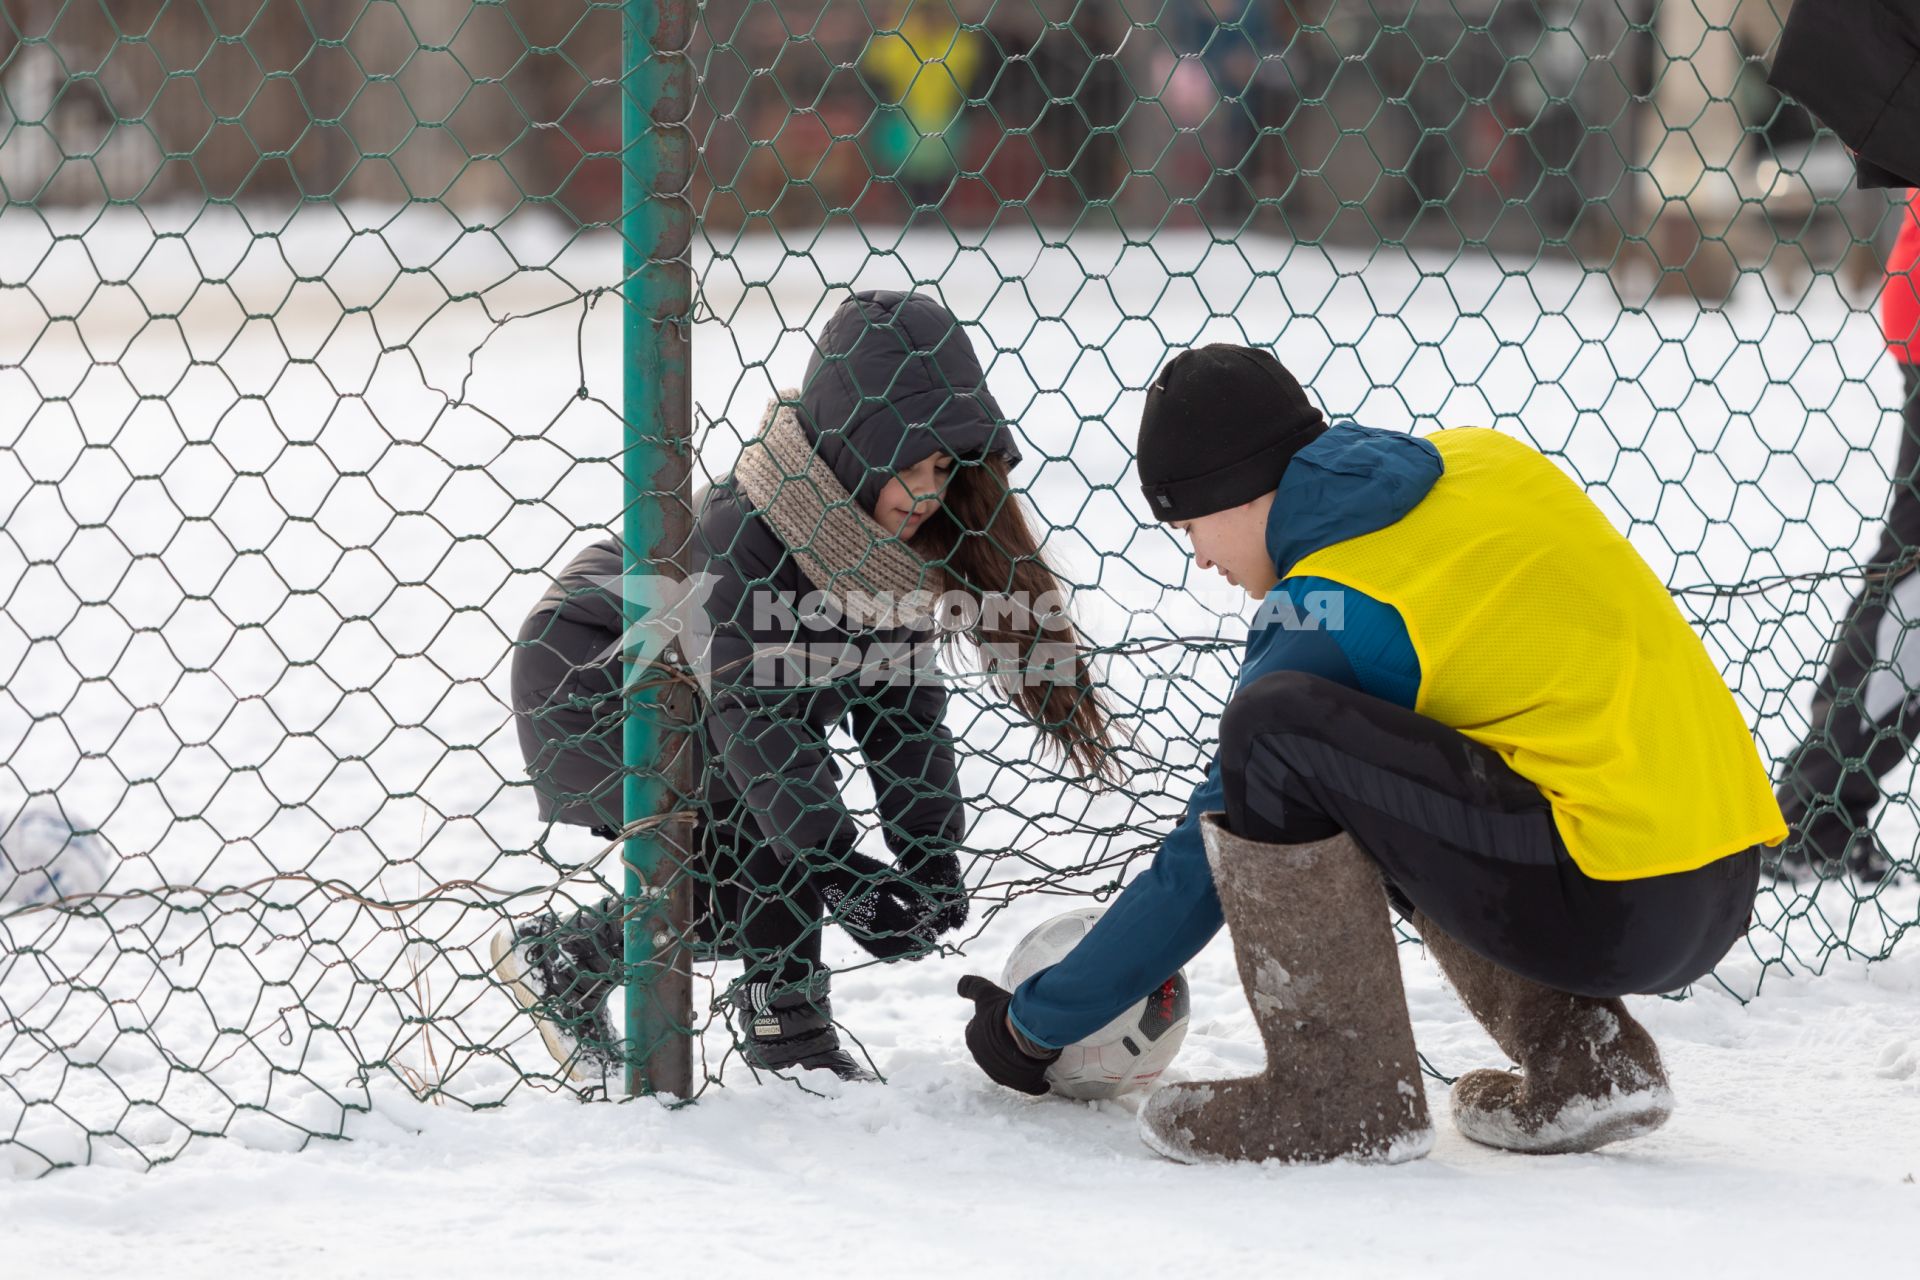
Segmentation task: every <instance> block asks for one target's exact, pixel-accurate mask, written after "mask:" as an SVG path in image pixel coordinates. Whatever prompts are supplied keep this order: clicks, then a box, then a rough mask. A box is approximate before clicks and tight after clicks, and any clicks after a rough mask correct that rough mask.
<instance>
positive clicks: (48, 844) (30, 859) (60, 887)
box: [0, 798, 116, 907]
mask: <svg viewBox="0 0 1920 1280" xmlns="http://www.w3.org/2000/svg"><path fill="white" fill-rule="evenodd" d="M115 861H116V859H115V858H114V856H113V853H112V851H111V850H109V849H108V848H107V844H106V841H104V840H102V839H101V838H100V835H99V833H98V832H95V831H91V830H86V829H81V828H77V827H76V826H75V825H74V824H73V823H72V822H71V821H70V820H69V819H68V817H67V814H66V813H65V812H64V811H63V810H62V809H61V808H60V806H59V805H58V804H56V803H55V802H53V801H51V800H48V799H44V798H42V799H36V800H34V801H32V802H31V803H29V804H28V805H27V806H26V807H25V808H22V809H21V810H19V811H18V812H17V813H15V814H13V815H12V816H11V817H0V904H5V905H6V906H8V907H34V906H40V905H43V904H45V903H49V902H58V901H59V900H60V899H62V898H80V897H85V896H86V895H87V894H90V893H98V892H99V891H100V889H101V887H102V886H103V885H105V884H106V882H107V877H108V876H110V875H111V874H112V873H113V866H114V863H115Z"/></svg>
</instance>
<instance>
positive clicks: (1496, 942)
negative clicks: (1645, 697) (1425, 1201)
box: [1220, 671, 1760, 997]
mask: <svg viewBox="0 0 1920 1280" xmlns="http://www.w3.org/2000/svg"><path fill="white" fill-rule="evenodd" d="M1220 761H1221V774H1222V778H1221V781H1222V784H1223V786H1224V788H1225V791H1226V805H1227V825H1228V826H1229V827H1230V828H1231V829H1232V830H1233V831H1234V832H1235V833H1236V834H1238V835H1241V836H1244V837H1246V838H1248V839H1251V840H1259V841H1264V842H1270V843H1279V844H1299V843H1305V842H1308V841H1313V840H1324V839H1326V838H1328V837H1330V836H1332V835H1334V834H1336V833H1338V832H1340V831H1345V832H1347V833H1348V834H1350V835H1351V836H1352V837H1353V838H1354V840H1355V842H1356V843H1358V844H1359V845H1360V847H1361V848H1363V849H1365V850H1366V852H1367V853H1368V854H1369V855H1370V856H1371V857H1372V858H1373V860H1374V861H1375V862H1376V863H1377V864H1378V865H1379V867H1380V870H1381V873H1382V875H1383V876H1384V877H1385V879H1386V882H1387V886H1388V895H1389V897H1390V898H1391V900H1392V901H1393V904H1394V906H1395V907H1396V908H1397V909H1398V910H1399V911H1400V912H1401V913H1402V914H1403V915H1411V914H1412V912H1413V911H1415V910H1418V911H1420V912H1422V913H1424V914H1425V915H1426V916H1427V917H1428V918H1429V919H1431V920H1432V921H1433V922H1434V923H1435V924H1436V925H1438V926H1439V927H1440V928H1441V929H1443V930H1445V931H1446V932H1447V933H1448V934H1450V935H1451V936H1452V937H1454V938H1455V939H1457V940H1458V941H1460V942H1461V943H1463V944H1465V945H1466V946H1467V947H1469V948H1471V949H1472V950H1474V951H1475V952H1478V953H1479V954H1480V955H1482V956H1484V957H1486V958H1487V959H1489V960H1491V961H1493V962H1494V963H1495V964H1498V965H1500V966H1501V967H1502V968H1505V969H1509V970H1511V971H1513V972H1515V973H1518V974H1519V975H1521V976H1522V977H1525V978H1529V979H1532V980H1533V981H1535V982H1539V983H1542V984H1544V985H1546V986H1549V987H1552V988H1554V989H1556V990H1560V991H1569V992H1573V993H1574V994H1577V995H1584V996H1595V997H1609V996H1620V995H1627V994H1630V993H1653V992H1664V991H1673V990H1676V989H1678V988H1680V987H1682V986H1685V985H1686V984H1687V983H1689V982H1693V981H1695V980H1696V979H1698V978H1701V977H1703V976H1705V975H1706V974H1707V973H1708V972H1709V971H1710V970H1712V968H1713V966H1714V965H1715V964H1717V963H1718V962H1719V960H1720V958H1721V957H1722V956H1724V955H1725V954H1726V953H1727V951H1728V950H1729V949H1730V948H1732V946H1733V945H1734V943H1736V942H1738V941H1739V940H1740V938H1741V936H1742V935H1743V934H1744V933H1745V931H1746V927H1747V921H1748V916H1749V913H1750V911H1751V909H1752V905H1753V895H1754V889H1755V886H1756V883H1757V881H1758V878H1759V873H1760V846H1757V845H1756V846H1754V847H1753V848H1751V849H1747V850H1744V851H1742V852H1740V853H1736V854H1733V855H1731V856H1729V857H1725V858H1721V859H1719V860H1718V861H1715V862H1711V863H1709V864H1707V865H1706V866H1704V867H1701V868H1699V869H1698V870H1694V871H1685V872H1680V873H1677V874H1674V875H1661V876H1648V877H1646V878H1644V879H1638V880H1596V879H1593V878H1591V877H1589V876H1588V875H1586V874H1585V873H1584V872H1582V871H1581V870H1580V868H1579V867H1578V866H1577V865H1576V864H1575V863H1574V861H1573V858H1572V857H1571V855H1569V854H1568V852H1567V847H1566V844H1565V843H1564V842H1563V841H1562V840H1561V838H1560V833H1559V830H1558V828H1557V827H1556V826H1555V824H1554V820H1553V810H1552V808H1551V806H1550V805H1549V804H1548V801H1547V798H1546V797H1545V796H1544V795H1542V794H1541V792H1540V790H1539V789H1538V788H1537V787H1535V786H1534V785H1533V784H1532V783H1531V782H1528V781H1527V780H1526V779H1525V778H1523V777H1521V776H1520V775H1519V774H1517V773H1515V772H1514V771H1513V770H1512V769H1511V768H1510V767H1508V765H1507V763H1506V762H1505V761H1504V760H1502V759H1501V758H1500V756H1499V754H1498V753H1497V752H1495V751H1493V750H1492V749H1491V748H1489V747H1486V746H1484V745H1482V744H1480V743H1478V742H1475V741H1474V740H1473V739H1471V738H1468V737H1466V736H1465V735H1464V734H1461V733H1459V732H1457V731H1456V730H1454V729H1451V728H1449V727H1447V726H1446V725H1443V724H1441V723H1440V722H1439V721H1437V720H1433V719H1430V718H1428V717H1426V716H1423V715H1420V714H1418V713H1416V712H1413V711H1409V710H1407V709H1406V708H1404V707H1400V706H1397V705H1395V704H1393V703H1390V702H1386V701H1383V700H1381V699H1379V698H1375V697H1372V696H1370V695H1368V694H1365V693H1361V692H1359V691H1358V690H1355V689H1350V688H1348V687H1346V686H1345V685H1341V684H1336V683H1335V682H1333V681H1331V680H1326V679H1323V678H1321V677H1319V676H1312V675H1307V674H1304V673H1301V672H1293V671H1283V672H1276V673H1274V674H1272V675H1268V676H1264V677H1262V678H1260V679H1258V680H1255V681H1254V682H1253V683H1251V684H1250V685H1248V686H1247V687H1246V688H1244V689H1242V690H1241V691H1240V692H1239V693H1237V694H1236V695H1235V696H1234V698H1233V700H1232V701H1231V702H1229V703H1228V704H1227V709H1226V713H1225V714H1224V715H1223V716H1222V718H1221V721H1220ZM1675 785H1684V784H1683V783H1681V782H1678V781H1676V783H1675Z"/></svg>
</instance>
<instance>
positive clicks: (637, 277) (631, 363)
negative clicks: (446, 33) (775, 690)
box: [621, 0, 695, 1098]
mask: <svg viewBox="0 0 1920 1280" xmlns="http://www.w3.org/2000/svg"><path fill="white" fill-rule="evenodd" d="M694 4H695V0H625V4H624V6H623V8H622V46H623V51H622V52H623V64H622V84H623V85H624V86H625V92H624V94H623V95H622V97H623V103H622V111H621V169H622V178H621V210H622V213H621V236H622V238H623V239H624V241H625V252H624V256H623V260H622V270H623V277H622V285H621V296H622V299H623V301H624V302H625V304H626V305H625V312H624V315H625V327H624V330H623V338H622V347H623V353H622V354H623V359H624V361H625V385H624V389H623V395H624V411H623V417H624V418H625V439H624V447H623V453H622V457H623V459H624V464H625V465H624V468H623V470H624V474H625V497H624V501H625V508H624V510H625V523H624V527H623V531H622V535H623V536H622V540H623V542H624V543H625V548H626V553H625V573H626V575H627V577H628V579H629V581H631V580H632V579H634V578H635V577H638V576H658V575H670V576H672V577H675V578H680V579H684V578H685V576H686V565H685V560H684V557H685V552H686V546H687V541H688V538H689V535H690V532H691V517H692V512H691V509H690V507H689V501H690V494H689V488H690V486H689V475H690V460H691V449H690V436H691V433H690V430H689V428H690V424H691V420H692V393H691V387H690V384H689V378H690V375H691V371H692V335H691V333H690V331H689V323H690V321H691V318H692V311H693V266H692V259H691V247H692V241H693V206H692V203H691V201H690V198H689V192H688V183H689V181H690V178H691V174H692V158H693V135H692V132H691V131H690V129H689V128H688V125H687V116H688V111H689V108H690V106H691V104H692V101H693V67H692V63H691V61H690V60H689V59H688V57H687V52H686V51H687V45H688V37H689V34H690V32H691V30H692V15H693V8H694ZM623 594H624V597H625V600H626V606H625V608H626V620H627V626H628V632H627V634H628V635H629V636H632V635H633V634H634V632H633V629H632V628H633V624H634V623H635V622H636V621H637V620H638V618H639V616H640V615H641V614H642V613H643V612H644V606H643V605H642V604H641V602H640V600H639V599H638V598H637V596H638V594H639V593H636V592H634V591H627V592H625V593H623ZM624 665H625V667H626V670H627V671H628V673H629V677H630V680H631V683H630V684H629V686H628V689H629V696H628V702H627V716H626V721H625V736H624V743H623V745H624V752H625V761H626V782H625V787H624V796H623V799H624V802H625V811H626V820H627V824H628V830H629V832H633V831H634V825H633V824H634V823H636V822H639V821H642V820H644V819H648V818H661V817H664V816H666V815H671V814H675V813H678V814H680V815H682V816H683V817H689V816H690V813H689V811H688V809H687V797H688V793H689V791H690V790H691V778H690V776H689V771H688V769H687V767H686V764H685V762H686V761H687V760H688V759H690V753H689V752H688V750H687V742H688V733H689V727H690V725H691V722H692V712H693V702H692V693H691V690H690V689H688V688H687V686H686V685H685V684H684V682H677V681H669V680H663V679H661V678H660V676H661V673H660V671H659V670H658V669H654V670H645V669H641V670H636V667H637V664H636V663H631V662H629V663H627V664H624ZM689 830H690V823H689V822H687V821H672V820H668V821H661V822H656V823H654V824H651V825H650V826H648V827H646V828H643V829H641V830H639V831H638V832H637V833H636V834H631V835H629V837H628V839H627V842H626V848H625V861H626V882H625V892H626V900H627V919H626V956H625V963H626V979H627V981H626V1001H627V1045H626V1048H627V1052H626V1061H627V1079H626V1084H627V1092H628V1093H629V1094H644V1093H668V1094H675V1095H677V1096H679V1097H682V1098H687V1097H691V1096H692V1093H693V1040H692V1024H693V1018H692V997H693V982H692V976H691V972H690V969H689V963H688V958H687V955H686V950H685V948H684V947H683V946H681V945H680V942H679V940H680V939H681V938H682V937H683V936H684V935H685V930H686V923H687V905H688V903H689V902H690V901H691V893H690V891H689V887H688V885H687V882H686V877H685V876H684V875H682V874H680V871H681V868H682V867H683V866H684V865H685V861H686V858H685V854H686V844H687V834H686V833H687V832H688V831H689Z"/></svg>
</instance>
